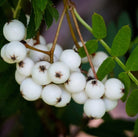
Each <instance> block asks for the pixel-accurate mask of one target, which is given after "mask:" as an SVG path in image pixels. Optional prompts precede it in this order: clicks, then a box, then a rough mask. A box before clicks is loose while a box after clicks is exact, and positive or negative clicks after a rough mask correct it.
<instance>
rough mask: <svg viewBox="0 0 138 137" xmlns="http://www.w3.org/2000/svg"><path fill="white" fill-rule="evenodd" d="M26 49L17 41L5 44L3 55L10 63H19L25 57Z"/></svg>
mask: <svg viewBox="0 0 138 137" xmlns="http://www.w3.org/2000/svg"><path fill="white" fill-rule="evenodd" d="M26 54H27V50H26V47H25V46H24V45H23V44H22V43H21V42H19V41H12V42H10V43H8V44H7V46H6V49H5V55H6V57H7V58H9V59H10V60H11V61H12V62H14V63H16V62H20V61H22V60H24V58H25V57H26Z"/></svg>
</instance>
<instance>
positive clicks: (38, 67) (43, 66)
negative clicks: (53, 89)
mask: <svg viewBox="0 0 138 137" xmlns="http://www.w3.org/2000/svg"><path fill="white" fill-rule="evenodd" d="M49 66H50V63H48V62H46V61H40V62H37V63H36V64H35V65H34V67H33V69H32V79H33V80H34V81H35V82H36V83H37V84H39V85H47V84H49V83H50V82H51V79H50V77H49V75H48V71H47V70H48V68H49Z"/></svg>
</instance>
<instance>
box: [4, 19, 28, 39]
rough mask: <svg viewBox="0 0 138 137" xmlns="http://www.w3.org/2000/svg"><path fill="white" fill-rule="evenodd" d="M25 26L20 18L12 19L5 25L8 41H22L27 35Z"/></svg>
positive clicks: (5, 34) (5, 35)
mask: <svg viewBox="0 0 138 137" xmlns="http://www.w3.org/2000/svg"><path fill="white" fill-rule="evenodd" d="M25 31H26V30H25V26H24V24H23V23H22V22H20V21H19V20H16V19H14V20H11V21H10V22H7V23H6V24H5V25H4V27H3V35H4V37H5V38H6V39H7V40H8V41H21V40H23V39H24V37H25V33H26V32H25Z"/></svg>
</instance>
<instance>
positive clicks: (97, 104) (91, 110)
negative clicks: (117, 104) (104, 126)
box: [83, 99, 105, 118]
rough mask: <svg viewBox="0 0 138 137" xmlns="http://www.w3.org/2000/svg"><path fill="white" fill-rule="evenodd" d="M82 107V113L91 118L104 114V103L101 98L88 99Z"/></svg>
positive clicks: (100, 116)
mask: <svg viewBox="0 0 138 137" xmlns="http://www.w3.org/2000/svg"><path fill="white" fill-rule="evenodd" d="M83 109H84V113H85V114H86V115H87V116H88V117H92V118H102V117H103V116H104V114H105V104H104V101H103V100H102V99H88V100H87V101H86V102H85V104H84V107H83Z"/></svg>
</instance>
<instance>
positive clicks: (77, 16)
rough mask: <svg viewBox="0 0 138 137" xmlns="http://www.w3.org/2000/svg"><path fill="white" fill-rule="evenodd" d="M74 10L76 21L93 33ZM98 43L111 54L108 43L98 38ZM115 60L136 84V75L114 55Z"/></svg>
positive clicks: (137, 81)
mask: <svg viewBox="0 0 138 137" xmlns="http://www.w3.org/2000/svg"><path fill="white" fill-rule="evenodd" d="M73 11H74V14H75V16H76V18H77V19H78V21H79V22H80V23H81V24H82V25H83V26H84V27H85V28H86V29H87V30H88V31H90V32H91V33H93V29H92V27H91V26H89V25H88V24H87V23H86V22H85V21H84V20H83V19H82V18H81V17H80V15H79V14H78V12H77V11H76V9H75V8H74V9H73ZM99 41H100V43H101V44H102V45H103V47H104V48H105V49H106V50H107V52H108V53H109V54H110V55H111V48H110V47H109V46H108V44H107V43H106V42H105V41H104V40H103V39H100V40H99ZM114 59H115V61H116V62H117V63H118V65H119V66H120V67H121V68H122V69H123V70H124V71H126V72H127V74H128V76H129V77H130V78H131V80H132V81H133V82H135V84H136V85H138V80H137V79H136V77H135V76H134V75H133V74H132V73H131V72H130V71H128V69H127V67H126V66H125V65H124V64H123V62H122V61H121V60H120V59H119V58H118V57H115V58H114Z"/></svg>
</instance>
